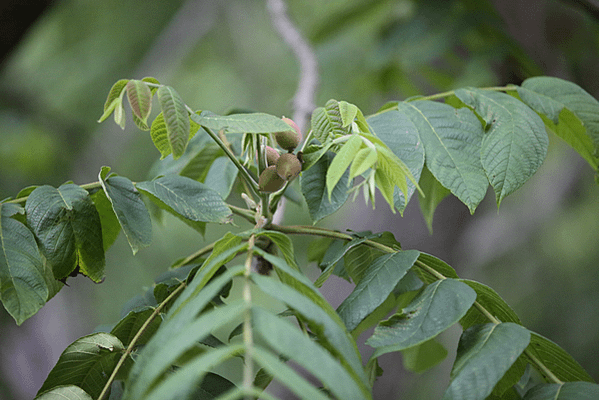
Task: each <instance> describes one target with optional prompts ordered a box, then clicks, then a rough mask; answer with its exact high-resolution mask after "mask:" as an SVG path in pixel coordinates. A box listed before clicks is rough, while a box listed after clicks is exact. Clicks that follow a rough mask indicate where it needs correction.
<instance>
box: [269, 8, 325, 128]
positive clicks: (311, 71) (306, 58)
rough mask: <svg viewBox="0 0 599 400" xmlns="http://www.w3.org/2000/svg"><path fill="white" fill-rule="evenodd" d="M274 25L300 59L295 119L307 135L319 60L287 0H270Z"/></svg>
mask: <svg viewBox="0 0 599 400" xmlns="http://www.w3.org/2000/svg"><path fill="white" fill-rule="evenodd" d="M266 6H267V8H268V11H269V13H270V18H271V21H272V24H273V26H274V27H275V29H276V30H277V32H278V33H279V35H280V36H281V38H282V39H283V40H284V41H285V43H287V45H288V46H289V47H290V48H291V50H292V51H293V54H294V55H295V58H297V61H298V62H299V68H300V74H299V81H298V84H297V90H296V92H295V95H294V97H293V116H292V119H293V120H294V121H295V123H296V124H297V125H298V126H299V127H300V129H301V131H302V132H303V134H304V137H305V136H306V132H307V130H309V127H310V124H309V117H310V115H311V113H312V111H313V110H314V96H315V94H316V88H317V86H318V60H317V59H316V54H315V53H314V50H313V49H312V47H311V46H310V44H309V43H308V42H307V40H306V38H305V37H304V36H303V35H302V33H301V32H300V31H299V30H298V29H297V27H296V26H295V24H294V23H293V22H292V21H291V20H290V19H289V16H288V15H287V5H286V4H285V2H284V1H283V0H268V1H267V4H266Z"/></svg>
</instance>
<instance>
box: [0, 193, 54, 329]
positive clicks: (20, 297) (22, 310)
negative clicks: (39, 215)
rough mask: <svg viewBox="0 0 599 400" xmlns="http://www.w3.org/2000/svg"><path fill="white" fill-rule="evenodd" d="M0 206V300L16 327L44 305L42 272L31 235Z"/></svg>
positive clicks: (47, 291)
mask: <svg viewBox="0 0 599 400" xmlns="http://www.w3.org/2000/svg"><path fill="white" fill-rule="evenodd" d="M7 208H9V207H8V205H6V204H0V247H1V252H0V284H1V287H0V300H2V304H3V305H4V308H6V311H8V313H9V314H10V315H11V316H12V317H13V318H14V319H15V321H16V323H17V325H21V324H22V323H23V321H25V320H26V319H27V318H29V317H31V316H32V315H34V314H35V313H37V311H38V310H39V309H40V308H42V307H43V306H44V304H46V301H47V300H48V296H49V290H48V285H47V283H46V279H45V277H44V276H45V274H46V272H45V268H44V264H43V261H42V258H41V256H40V253H39V250H38V247H37V243H36V242H35V238H34V236H33V234H32V233H31V231H30V230H29V229H27V227H26V226H25V225H23V224H22V223H21V222H19V221H17V220H15V219H13V218H10V213H8V212H6V210H5V209H7Z"/></svg>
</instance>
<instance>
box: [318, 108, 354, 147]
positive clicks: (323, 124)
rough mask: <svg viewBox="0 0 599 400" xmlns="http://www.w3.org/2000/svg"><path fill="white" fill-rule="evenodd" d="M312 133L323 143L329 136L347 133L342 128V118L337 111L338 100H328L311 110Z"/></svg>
mask: <svg viewBox="0 0 599 400" xmlns="http://www.w3.org/2000/svg"><path fill="white" fill-rule="evenodd" d="M311 126H312V135H313V136H314V137H315V138H316V139H318V140H319V141H320V143H323V144H324V143H325V142H326V141H327V140H328V139H329V138H331V137H339V136H342V135H346V134H347V133H348V130H347V129H344V128H343V120H342V118H341V112H340V111H339V102H337V100H333V99H331V100H329V101H327V102H326V104H325V106H324V107H318V108H316V109H315V110H314V111H313V112H312V120H311Z"/></svg>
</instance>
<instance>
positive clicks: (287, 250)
mask: <svg viewBox="0 0 599 400" xmlns="http://www.w3.org/2000/svg"><path fill="white" fill-rule="evenodd" d="M260 236H266V237H268V238H269V239H270V240H272V241H273V243H274V244H276V245H277V247H278V248H279V250H281V253H283V258H284V259H285V262H287V264H288V265H290V266H291V267H293V268H295V269H297V270H298V271H299V267H298V266H297V261H295V253H294V251H293V242H292V241H291V239H290V238H289V236H287V235H285V234H284V233H281V232H277V231H261V232H259V233H258V234H257V235H256V237H260Z"/></svg>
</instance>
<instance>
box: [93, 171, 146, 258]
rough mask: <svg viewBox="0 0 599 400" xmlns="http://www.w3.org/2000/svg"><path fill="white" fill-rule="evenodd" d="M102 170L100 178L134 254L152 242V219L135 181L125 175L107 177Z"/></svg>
mask: <svg viewBox="0 0 599 400" xmlns="http://www.w3.org/2000/svg"><path fill="white" fill-rule="evenodd" d="M106 173H107V171H104V169H103V171H101V172H100V175H99V176H98V179H99V180H100V183H101V184H102V188H103V189H104V192H105V193H106V196H107V197H108V200H110V203H111V204H112V208H113V210H114V213H115V215H116V217H117V219H118V221H119V224H120V225H121V227H122V228H123V232H125V236H126V237H127V241H128V242H129V245H130V246H131V250H132V251H133V254H135V253H137V251H138V250H139V249H140V247H146V246H149V245H150V243H151V242H152V220H151V219H150V213H149V212H148V209H147V208H146V206H145V204H144V202H143V201H142V200H141V196H140V194H139V192H138V191H137V189H135V186H133V183H132V182H131V181H130V180H129V179H127V178H125V177H123V176H110V177H106Z"/></svg>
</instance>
